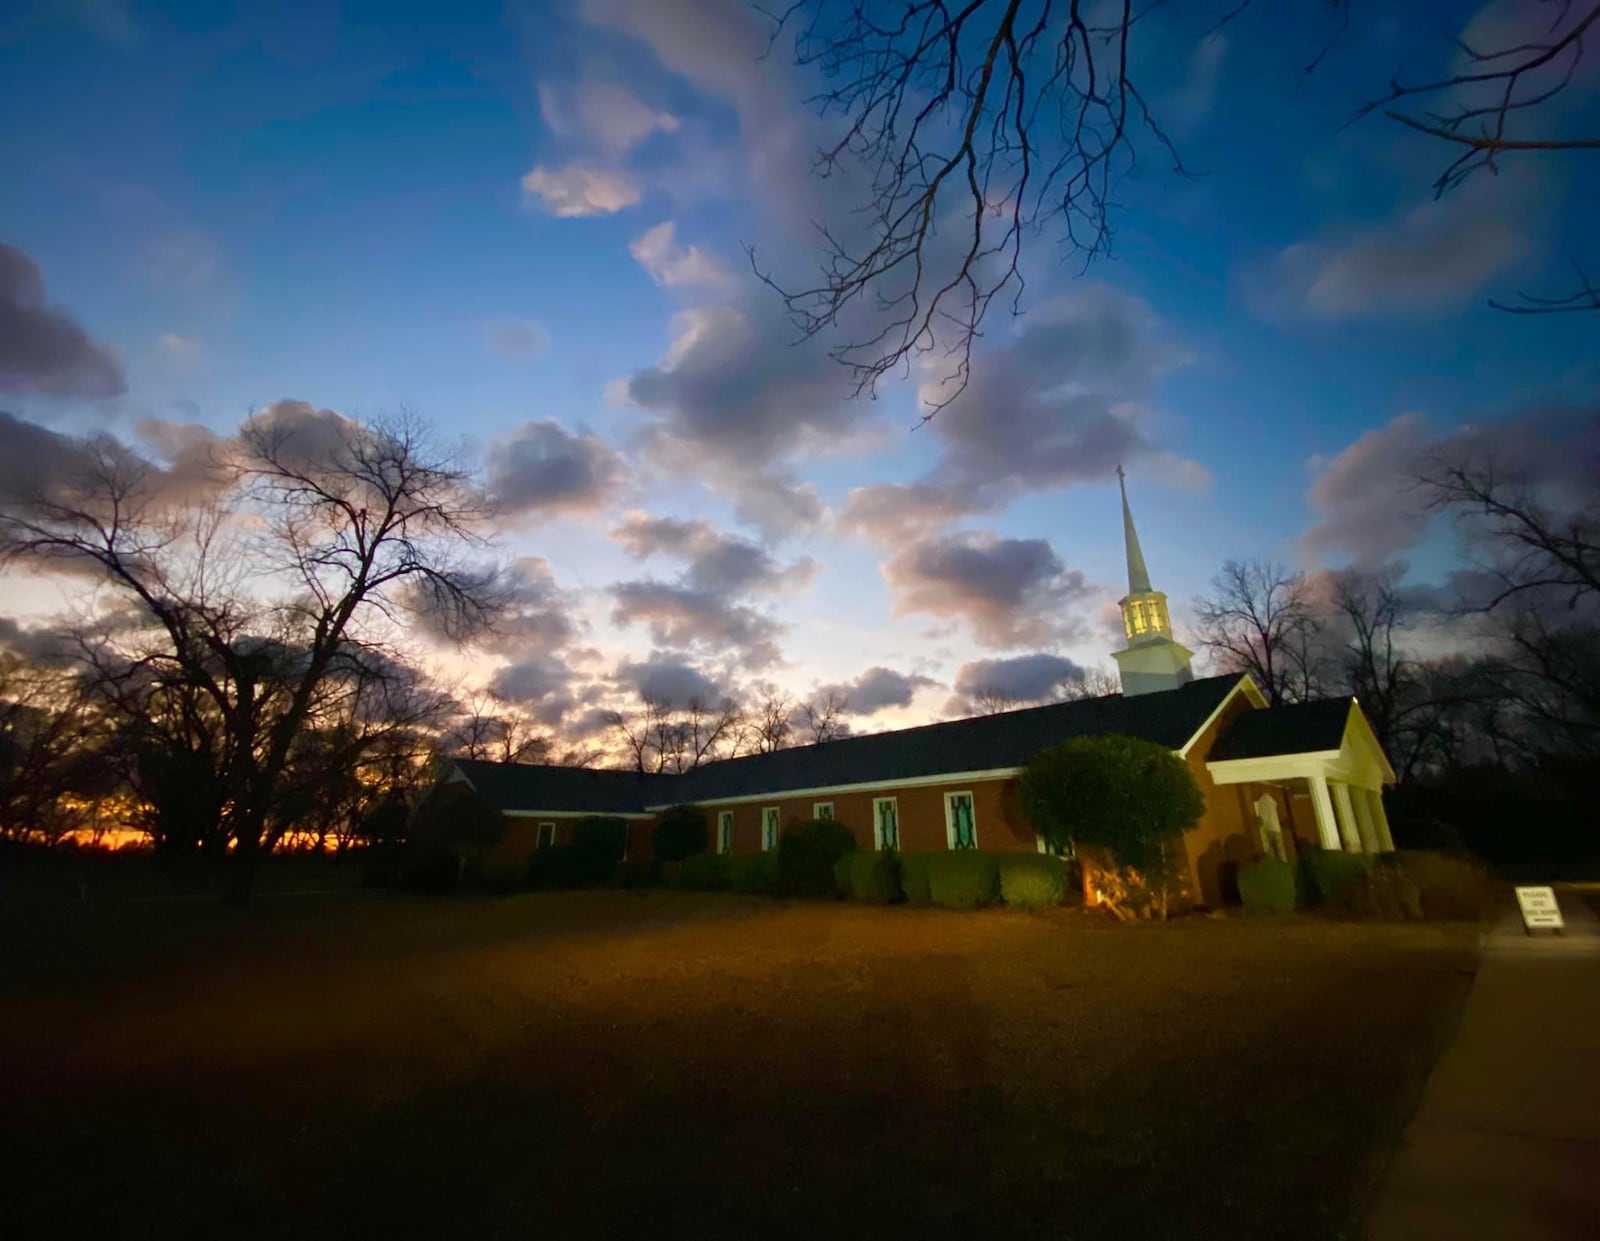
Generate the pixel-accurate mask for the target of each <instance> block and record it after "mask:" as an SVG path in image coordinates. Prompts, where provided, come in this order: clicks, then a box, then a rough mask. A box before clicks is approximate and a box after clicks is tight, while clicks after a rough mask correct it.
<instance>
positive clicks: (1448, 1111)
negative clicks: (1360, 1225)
mask: <svg viewBox="0 0 1600 1241" xmlns="http://www.w3.org/2000/svg"><path fill="white" fill-rule="evenodd" d="M1556 899H1557V901H1558V903H1559V904H1560V906H1561V912H1562V914H1563V916H1564V917H1565V918H1566V922H1567V929H1566V933H1565V934H1564V935H1562V936H1560V937H1555V936H1551V935H1549V934H1548V933H1542V934H1541V935H1539V936H1537V937H1535V936H1529V935H1527V934H1525V933H1524V931H1523V929H1522V922H1521V919H1520V918H1519V917H1518V915H1517V914H1516V913H1515V912H1512V913H1510V914H1509V915H1508V916H1507V918H1506V919H1505V920H1504V921H1503V922H1501V923H1500V924H1499V925H1498V926H1496V927H1495V928H1494V930H1493V931H1492V932H1491V933H1490V934H1489V937H1488V940H1487V942H1486V943H1485V945H1484V954H1483V963H1482V965H1481V966H1480V968H1479V970H1478V976H1477V979H1476V980H1475V981H1474V982H1473V985H1472V991H1471V993H1470V994H1469V995H1468V997H1467V1006H1466V1010H1465V1011H1464V1012H1463V1014H1462V1018H1461V1029H1460V1031H1459V1033H1458V1034H1457V1036H1456V1040H1455V1042H1454V1043H1453V1044H1452V1045H1451V1047H1450V1049H1449V1050H1448V1051H1446V1052H1445V1054H1444V1057H1443V1059H1441V1060H1440V1061H1439V1064H1438V1066H1437V1067H1436V1068H1435V1069H1434V1072H1433V1076H1432V1077H1431V1078H1429V1080H1428V1085H1427V1089H1426V1090H1425V1091H1424V1093H1423V1097H1422V1104H1421V1106H1420V1107H1419V1108H1418V1109H1417V1114H1416V1115H1415V1116H1414V1117H1412V1120H1411V1124H1410V1125H1409V1126H1408V1127H1407V1128H1406V1132H1405V1136H1404V1138H1403V1139H1402V1140H1401V1144H1400V1149H1399V1150H1398V1151H1396V1152H1395V1158H1394V1162H1393V1163H1392V1165H1391V1166H1390V1167H1389V1170H1388V1172H1387V1174H1386V1175H1385V1177H1384V1181H1383V1184H1382V1188H1381V1189H1380V1191H1379V1194H1378V1200H1377V1203H1376V1204H1375V1206H1374V1209H1373V1211H1372V1214H1371V1216H1370V1217H1369V1219H1368V1227H1367V1238H1368V1241H1402V1239H1403V1241H1431V1239H1433V1238H1439V1239H1440V1241H1443V1239H1444V1238H1449V1239H1450V1241H1476V1239H1478V1238H1484V1239H1487V1238H1495V1239H1496V1241H1543V1239H1549V1241H1556V1239H1557V1238H1561V1239H1562V1241H1565V1239H1566V1238H1584V1239H1585V1241H1592V1239H1593V1238H1597V1237H1600V922H1597V921H1596V919H1595V916H1594V914H1593V913H1592V912H1591V911H1590V909H1589V907H1588V906H1587V905H1585V904H1584V902H1583V901H1582V900H1581V899H1580V898H1579V896H1578V895H1577V893H1576V892H1575V891H1574V890H1573V889H1571V888H1562V887H1560V886H1558V887H1557V889H1556Z"/></svg>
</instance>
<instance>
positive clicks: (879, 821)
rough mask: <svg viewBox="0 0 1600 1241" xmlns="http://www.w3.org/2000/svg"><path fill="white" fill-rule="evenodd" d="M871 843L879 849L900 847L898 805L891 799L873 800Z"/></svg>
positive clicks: (880, 798)
mask: <svg viewBox="0 0 1600 1241" xmlns="http://www.w3.org/2000/svg"><path fill="white" fill-rule="evenodd" d="M872 821H873V830H872V835H873V843H874V844H876V845H877V847H878V848H880V849H898V848H899V847H900V803H899V802H898V801H896V800H895V799H894V798H893V797H879V798H875V799H874V800H873V803H872Z"/></svg>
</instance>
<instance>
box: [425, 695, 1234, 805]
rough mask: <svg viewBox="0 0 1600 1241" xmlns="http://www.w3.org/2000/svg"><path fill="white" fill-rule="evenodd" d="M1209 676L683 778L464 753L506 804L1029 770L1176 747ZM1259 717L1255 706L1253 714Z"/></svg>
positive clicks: (466, 769) (639, 801)
mask: <svg viewBox="0 0 1600 1241" xmlns="http://www.w3.org/2000/svg"><path fill="white" fill-rule="evenodd" d="M1238 681H1239V678H1238V676H1236V675H1230V676H1220V677H1206V678H1204V679H1202V680H1198V681H1191V682H1189V684H1187V685H1185V686H1182V687H1181V688H1179V689H1175V690H1170V691H1168V692H1165V693H1157V694H1140V695H1138V696H1136V697H1133V698H1124V697H1123V696H1122V695H1121V694H1113V695H1111V696H1109V697H1106V698H1086V699H1083V700H1081V701H1078V702H1058V703H1052V704H1051V705H1050V706H1047V707H1029V708H1026V709H1024V710H1021V711H1005V712H1002V713H1000V714H998V715H980V716H977V717H975V718H973V719H966V720H950V721H949V722H947V723H944V724H926V725H924V726H922V727H920V728H902V729H897V730H896V731H894V732H886V733H870V734H868V735H866V736H864V737H842V738H840V739H839V740H837V741H828V742H824V743H823V744H822V745H808V746H796V747H795V748H793V749H789V750H779V751H777V752H776V753H773V754H751V755H747V756H745V757H743V758H729V759H724V760H722V761H721V762H718V763H708V764H706V765H705V766H704V767H698V768H696V769H695V770H694V771H689V772H685V773H684V774H683V775H639V774H637V773H635V772H631V771H593V770H590V769H587V768H583V767H539V766H535V765H533V764H530V763H487V762H481V761H477V760H473V759H457V760H456V765H457V766H458V767H459V768H460V769H461V771H462V773H463V774H464V775H466V777H467V778H468V779H469V780H471V781H472V784H473V787H474V788H476V789H477V790H478V792H479V793H481V794H482V795H483V796H484V797H485V798H487V799H488V800H489V801H491V802H493V803H494V804H495V805H496V806H498V807H499V808H500V809H502V810H568V811H585V810H586V811H591V812H593V813H595V814H622V813H626V812H628V811H639V810H642V809H643V808H644V807H646V806H665V805H672V804H675V803H678V802H706V801H717V800H721V799H723V798H735V797H738V798H742V797H752V798H753V797H765V796H769V795H776V794H780V793H785V792H789V791H791V790H794V789H821V788H834V787H837V786H839V785H844V784H873V783H877V782H879V781H890V780H912V779H916V778H918V777H920V776H938V775H943V774H945V773H950V774H954V773H956V772H962V771H988V770H991V769H993V768H997V767H1023V766H1026V765H1027V764H1028V763H1029V762H1031V761H1032V760H1033V758H1034V756H1035V755H1037V754H1038V753H1039V751H1041V750H1044V749H1046V748H1048V747H1050V746H1052V745H1056V744H1057V743H1059V742H1062V741H1065V740H1067V739H1068V738H1069V737H1087V736H1096V735H1099V734H1103V733H1126V734H1127V735H1129V736H1133V737H1143V738H1144V739H1145V740H1146V741H1154V742H1156V743H1157V744H1159V745H1164V746H1167V747H1169V748H1170V749H1174V750H1176V749H1177V748H1178V747H1179V746H1181V745H1183V744H1184V742H1186V741H1188V740H1189V738H1190V737H1192V736H1194V735H1195V733H1196V732H1198V731H1199V729H1200V726H1201V725H1202V724H1204V723H1205V722H1206V720H1207V719H1209V718H1210V717H1211V713H1212V712H1213V711H1215V710H1216V709H1217V708H1218V707H1219V706H1220V705H1221V704H1222V700H1223V699H1224V698H1226V697H1227V696H1228V692H1229V691H1230V690H1231V689H1233V687H1234V686H1235V685H1236V684H1238ZM1252 714H1254V713H1252Z"/></svg>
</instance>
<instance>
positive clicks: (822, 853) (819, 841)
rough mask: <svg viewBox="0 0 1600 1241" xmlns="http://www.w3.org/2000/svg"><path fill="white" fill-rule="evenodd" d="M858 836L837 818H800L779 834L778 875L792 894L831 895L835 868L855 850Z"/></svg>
mask: <svg viewBox="0 0 1600 1241" xmlns="http://www.w3.org/2000/svg"><path fill="white" fill-rule="evenodd" d="M855 847H856V838H855V836H854V835H853V834H852V833H851V831H850V829H849V828H848V827H846V826H845V825H844V824H843V823H840V822H839V821H838V820H837V819H801V820H800V821H799V822H798V823H790V824H789V825H788V826H787V827H785V828H784V829H783V831H782V833H781V834H780V835H779V837H778V875H779V877H780V878H781V879H782V881H783V890H784V891H785V892H788V893H790V894H791V895H793V896H832V895H834V892H835V884H834V878H833V868H834V865H835V863H837V862H838V860H839V859H840V858H842V857H843V856H844V855H845V854H847V853H853V852H854V851H855Z"/></svg>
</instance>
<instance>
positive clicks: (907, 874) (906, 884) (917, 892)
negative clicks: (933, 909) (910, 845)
mask: <svg viewBox="0 0 1600 1241" xmlns="http://www.w3.org/2000/svg"><path fill="white" fill-rule="evenodd" d="M943 856H944V854H942V853H902V854H900V891H901V892H902V893H903V894H904V895H905V898H906V904H907V905H931V904H933V886H932V883H931V876H930V873H929V869H928V864H929V861H930V860H931V859H933V858H936V857H943Z"/></svg>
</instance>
